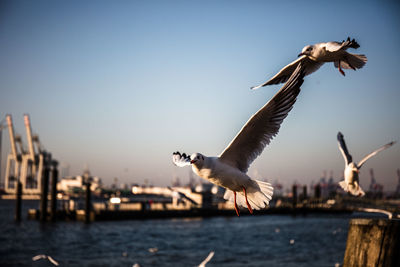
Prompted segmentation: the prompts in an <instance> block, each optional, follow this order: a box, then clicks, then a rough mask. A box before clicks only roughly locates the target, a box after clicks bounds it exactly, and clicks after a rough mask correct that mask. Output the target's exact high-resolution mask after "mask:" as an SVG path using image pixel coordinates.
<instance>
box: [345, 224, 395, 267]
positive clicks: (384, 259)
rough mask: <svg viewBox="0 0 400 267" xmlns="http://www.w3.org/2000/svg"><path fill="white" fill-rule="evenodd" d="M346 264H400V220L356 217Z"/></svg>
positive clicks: (349, 240) (347, 245)
mask: <svg viewBox="0 0 400 267" xmlns="http://www.w3.org/2000/svg"><path fill="white" fill-rule="evenodd" d="M343 266H344V267H346V266H352V267H353V266H362V267H369V266H371V267H372V266H373V267H383V266H400V220H388V219H352V220H351V221H350V225H349V232H348V234H347V244H346V252H345V255H344V261H343Z"/></svg>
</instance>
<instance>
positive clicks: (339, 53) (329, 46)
mask: <svg viewBox="0 0 400 267" xmlns="http://www.w3.org/2000/svg"><path fill="white" fill-rule="evenodd" d="M359 47H360V45H359V44H358V43H357V42H356V41H355V40H354V39H353V40H350V37H348V38H347V40H346V41H344V40H343V41H342V42H327V43H318V44H314V45H307V46H305V47H304V48H303V50H302V51H301V53H300V54H299V58H298V59H296V60H295V61H293V62H292V63H290V64H289V65H287V66H286V67H284V68H283V69H281V70H280V71H279V72H278V74H276V75H275V76H274V77H272V78H271V79H270V80H269V81H267V82H265V83H263V84H260V85H258V86H254V87H251V89H257V88H260V87H263V86H266V85H271V84H278V83H283V82H286V81H287V79H289V77H290V75H291V74H292V73H293V71H294V70H295V69H296V67H297V65H299V63H300V62H303V64H304V68H305V75H309V74H311V73H313V72H314V71H316V70H318V69H319V68H320V67H321V66H322V65H323V64H324V63H325V62H333V64H334V65H335V67H336V68H338V69H339V72H340V73H341V74H342V75H343V76H345V73H344V71H343V70H342V69H353V70H356V69H360V68H362V67H363V66H364V65H365V63H366V62H367V57H366V56H365V55H356V54H350V53H348V52H347V51H346V50H347V49H348V48H354V49H357V48H359Z"/></svg>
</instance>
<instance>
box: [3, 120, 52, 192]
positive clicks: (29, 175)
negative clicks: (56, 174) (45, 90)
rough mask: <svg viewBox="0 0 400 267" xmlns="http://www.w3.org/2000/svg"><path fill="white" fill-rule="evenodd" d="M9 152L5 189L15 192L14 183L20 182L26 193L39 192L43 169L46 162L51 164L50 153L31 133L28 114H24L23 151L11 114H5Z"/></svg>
mask: <svg viewBox="0 0 400 267" xmlns="http://www.w3.org/2000/svg"><path fill="white" fill-rule="evenodd" d="M6 120H7V124H8V130H9V136H10V143H11V153H10V154H9V155H8V158H7V167H6V177H5V191H6V192H7V193H15V191H16V183H17V182H18V181H19V182H21V184H22V189H23V191H24V193H26V194H39V193H40V192H41V183H42V176H43V170H44V168H45V167H46V166H47V165H46V164H49V165H50V164H52V161H51V154H49V153H46V151H44V150H43V149H42V147H41V145H40V141H39V137H38V136H37V135H32V128H31V123H30V119H29V115H28V114H25V115H24V124H25V129H26V138H27V142H28V150H27V151H25V150H24V148H23V146H22V140H21V137H20V136H18V135H15V133H14V126H13V121H12V117H11V115H7V116H6Z"/></svg>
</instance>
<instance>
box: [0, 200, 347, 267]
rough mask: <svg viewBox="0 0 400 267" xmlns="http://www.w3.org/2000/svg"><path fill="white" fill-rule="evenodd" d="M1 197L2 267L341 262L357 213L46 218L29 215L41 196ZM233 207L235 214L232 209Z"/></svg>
mask: <svg viewBox="0 0 400 267" xmlns="http://www.w3.org/2000/svg"><path fill="white" fill-rule="evenodd" d="M14 203H15V202H14V201H11V200H0V216H1V217H0V266H52V265H51V263H50V262H49V261H47V260H39V261H32V257H34V256H35V255H39V254H45V255H50V256H51V257H52V258H54V259H55V260H56V261H57V262H58V263H59V266H133V265H134V264H135V263H138V264H140V266H196V265H198V264H200V263H201V262H202V261H203V260H204V259H205V258H206V257H207V255H208V254H209V253H210V251H214V252H215V254H214V257H213V258H212V259H211V261H210V262H209V263H208V264H207V266H332V267H333V266H335V264H336V263H339V264H341V263H342V261H343V257H344V252H345V248H346V238H347V230H348V224H349V220H350V218H351V215H329V214H324V215H310V214H309V215H307V216H302V215H297V216H288V215H285V216H282V215H263V216H241V217H236V216H232V217H212V218H190V219H183V218H180V219H160V220H129V221H105V222H104V221H102V222H93V223H91V224H89V225H85V224H84V223H82V222H56V223H40V222H38V221H30V220H27V219H26V214H27V209H28V208H37V207H38V206H37V205H38V202H37V201H23V220H22V222H21V223H15V222H14V221H13V215H14ZM232 212H234V211H233V210H232Z"/></svg>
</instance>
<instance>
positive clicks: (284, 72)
mask: <svg viewBox="0 0 400 267" xmlns="http://www.w3.org/2000/svg"><path fill="white" fill-rule="evenodd" d="M300 62H302V63H303V68H304V75H309V74H311V73H313V72H314V71H316V70H318V69H319V68H320V67H321V66H322V64H324V63H323V62H316V61H314V60H312V59H310V58H308V57H307V56H305V55H303V56H301V57H299V58H298V59H296V60H295V61H293V62H292V63H290V64H289V65H287V66H285V67H284V68H283V69H281V70H280V71H279V72H278V73H277V74H276V75H275V76H274V77H272V78H271V79H270V80H269V81H267V82H265V83H263V84H260V85H258V86H253V87H251V89H253V90H254V89H258V88H260V87H263V86H266V85H271V84H278V83H284V82H286V81H287V80H288V79H289V78H290V76H291V75H292V73H293V72H294V71H295V69H296V68H297V66H298V65H299V64H300Z"/></svg>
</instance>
